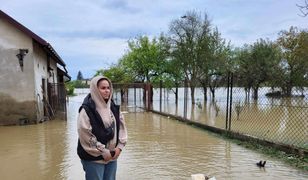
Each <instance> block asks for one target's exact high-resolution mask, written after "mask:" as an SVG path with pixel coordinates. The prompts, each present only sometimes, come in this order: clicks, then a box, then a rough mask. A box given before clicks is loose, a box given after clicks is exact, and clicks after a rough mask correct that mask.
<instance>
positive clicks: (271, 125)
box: [153, 88, 308, 148]
mask: <svg viewBox="0 0 308 180" xmlns="http://www.w3.org/2000/svg"><path fill="white" fill-rule="evenodd" d="M267 90H269V89H267V88H262V90H260V94H259V98H258V100H253V99H251V100H249V99H247V97H245V93H244V91H243V89H242V88H234V89H233V103H232V108H231V109H232V111H231V114H232V116H231V130H232V131H235V132H239V133H242V134H248V135H250V136H254V137H258V138H260V139H265V140H268V141H271V142H276V143H283V144H289V145H295V146H298V147H302V148H307V145H308V139H307V136H308V118H307V116H308V114H307V112H308V111H307V108H308V99H307V98H267V97H266V96H265V93H266V92H268V91H267ZM155 93H156V94H155ZM179 94H180V97H181V95H183V94H184V91H183V88H180V89H179ZM189 94H190V93H189ZM158 97H159V92H157V91H154V103H153V109H154V110H156V111H158V110H159V106H158V104H159V99H158ZM172 97H173V96H170V97H169V99H163V101H164V104H166V106H163V107H162V112H165V113H169V114H174V115H177V116H182V117H184V115H183V112H184V104H183V99H181V98H180V99H179V103H178V104H177V105H176V104H175V103H174V98H172ZM202 97H203V93H202V89H200V88H197V89H196V93H195V98H196V103H197V106H195V105H192V104H191V101H190V99H188V108H187V109H188V110H187V119H190V120H193V121H197V122H200V123H204V124H206V125H209V126H214V127H217V128H221V129H225V126H226V125H225V123H226V99H227V98H226V88H218V89H217V92H216V97H215V99H211V98H210V99H209V100H208V101H203V98H202ZM189 98H190V97H189ZM166 102H167V103H166ZM201 102H203V103H201ZM200 107H201V108H200ZM178 109H180V111H178ZM237 112H238V113H237Z"/></svg>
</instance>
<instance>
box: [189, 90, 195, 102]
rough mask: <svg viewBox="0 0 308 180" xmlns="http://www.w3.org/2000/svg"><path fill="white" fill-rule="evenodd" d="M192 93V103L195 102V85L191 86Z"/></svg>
mask: <svg viewBox="0 0 308 180" xmlns="http://www.w3.org/2000/svg"><path fill="white" fill-rule="evenodd" d="M190 91H191V92H190V94H191V103H192V104H195V103H196V102H195V87H194V86H191V87H190Z"/></svg>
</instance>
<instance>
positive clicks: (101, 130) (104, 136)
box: [77, 94, 120, 161]
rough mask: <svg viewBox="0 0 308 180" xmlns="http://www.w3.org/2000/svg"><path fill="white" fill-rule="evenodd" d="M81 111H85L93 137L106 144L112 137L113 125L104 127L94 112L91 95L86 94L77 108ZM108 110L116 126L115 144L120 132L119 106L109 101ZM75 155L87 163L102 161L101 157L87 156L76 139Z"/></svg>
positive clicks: (97, 114) (99, 117)
mask: <svg viewBox="0 0 308 180" xmlns="http://www.w3.org/2000/svg"><path fill="white" fill-rule="evenodd" d="M81 109H85V111H86V113H87V115H88V117H89V119H90V124H91V127H92V133H93V134H94V135H95V137H96V139H97V141H99V142H101V143H102V144H105V145H106V144H107V143H108V141H110V140H111V139H112V138H113V136H114V123H112V124H111V126H110V127H107V128H106V127H105V126H104V123H103V121H102V118H101V116H100V115H99V113H98V112H97V111H96V108H95V103H94V101H93V100H92V98H91V95H90V94H88V95H87V96H86V97H85V99H84V101H83V103H82V105H81V107H80V108H79V112H80V111H81ZM110 109H111V111H112V113H113V115H114V117H115V119H116V124H117V127H116V128H117V134H116V136H117V144H118V141H119V130H120V128H119V127H120V126H119V124H120V106H118V105H116V104H114V102H113V101H111V105H110ZM77 154H78V156H79V157H80V159H82V160H88V161H96V160H102V159H103V156H97V157H94V156H92V155H90V154H88V153H87V152H86V151H85V150H84V149H83V147H82V146H81V144H80V140H79V139H78V147H77Z"/></svg>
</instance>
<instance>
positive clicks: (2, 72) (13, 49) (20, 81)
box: [0, 18, 35, 102]
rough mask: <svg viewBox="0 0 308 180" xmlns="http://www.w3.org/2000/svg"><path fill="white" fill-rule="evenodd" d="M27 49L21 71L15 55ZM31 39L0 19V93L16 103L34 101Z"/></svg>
mask: <svg viewBox="0 0 308 180" xmlns="http://www.w3.org/2000/svg"><path fill="white" fill-rule="evenodd" d="M19 49H28V50H29V53H28V54H27V55H26V56H25V57H24V66H23V71H22V70H21V67H20V65H19V62H18V58H17V57H16V54H18V53H19ZM33 77H34V71H33V46H32V39H31V38H30V37H28V36H26V35H25V34H24V33H23V32H21V31H20V30H18V29H16V28H15V27H14V26H12V25H11V24H10V23H8V22H7V21H5V20H4V19H2V18H0V82H1V83H0V93H3V94H7V95H10V96H11V97H13V98H14V99H16V100H17V101H19V102H21V101H29V100H30V101H32V100H35V93H34V78H33Z"/></svg>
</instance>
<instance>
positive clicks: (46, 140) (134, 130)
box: [0, 94, 308, 180]
mask: <svg viewBox="0 0 308 180" xmlns="http://www.w3.org/2000/svg"><path fill="white" fill-rule="evenodd" d="M84 96H85V94H82V95H79V96H76V97H73V98H71V99H70V102H69V104H68V120H67V121H62V120H57V119H56V120H52V121H48V122H45V123H42V124H37V125H29V126H12V127H0V143H1V146H0V159H1V161H0V162H1V165H0V176H1V179H3V180H11V179H29V180H33V179H47V180H48V179H50V180H53V179H59V180H66V179H70V180H81V179H84V172H83V170H82V166H81V164H80V161H79V158H78V156H77V154H76V144H77V138H78V137H77V129H76V119H77V112H78V108H79V106H80V104H81V102H82V99H83V97H84ZM122 110H123V112H124V116H125V119H126V124H127V128H128V136H129V141H128V144H127V146H126V148H125V149H124V150H123V152H122V154H121V157H120V158H119V160H118V173H117V179H119V180H122V179H123V180H126V179H127V180H131V179H132V180H134V179H137V180H139V179H190V176H191V174H197V173H204V174H209V175H210V176H215V177H216V179H308V173H307V172H306V171H302V170H298V169H296V168H293V167H291V166H289V165H287V164H285V163H283V162H282V161H281V160H278V159H276V158H272V157H269V156H267V155H264V154H260V153H257V152H255V151H253V150H249V149H246V148H244V147H241V146H239V145H237V144H233V143H231V142H228V141H226V140H224V139H222V138H220V137H219V136H217V135H214V134H211V133H208V132H206V131H204V130H201V129H199V128H195V127H192V126H188V125H186V124H183V123H181V122H179V121H176V120H172V119H169V118H166V117H162V116H159V115H157V114H153V113H147V112H143V111H142V110H140V109H136V108H123V109H122ZM134 111H137V112H134ZM259 160H267V164H266V167H265V168H259V167H257V166H256V165H255V163H256V162H258V161H259Z"/></svg>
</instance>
